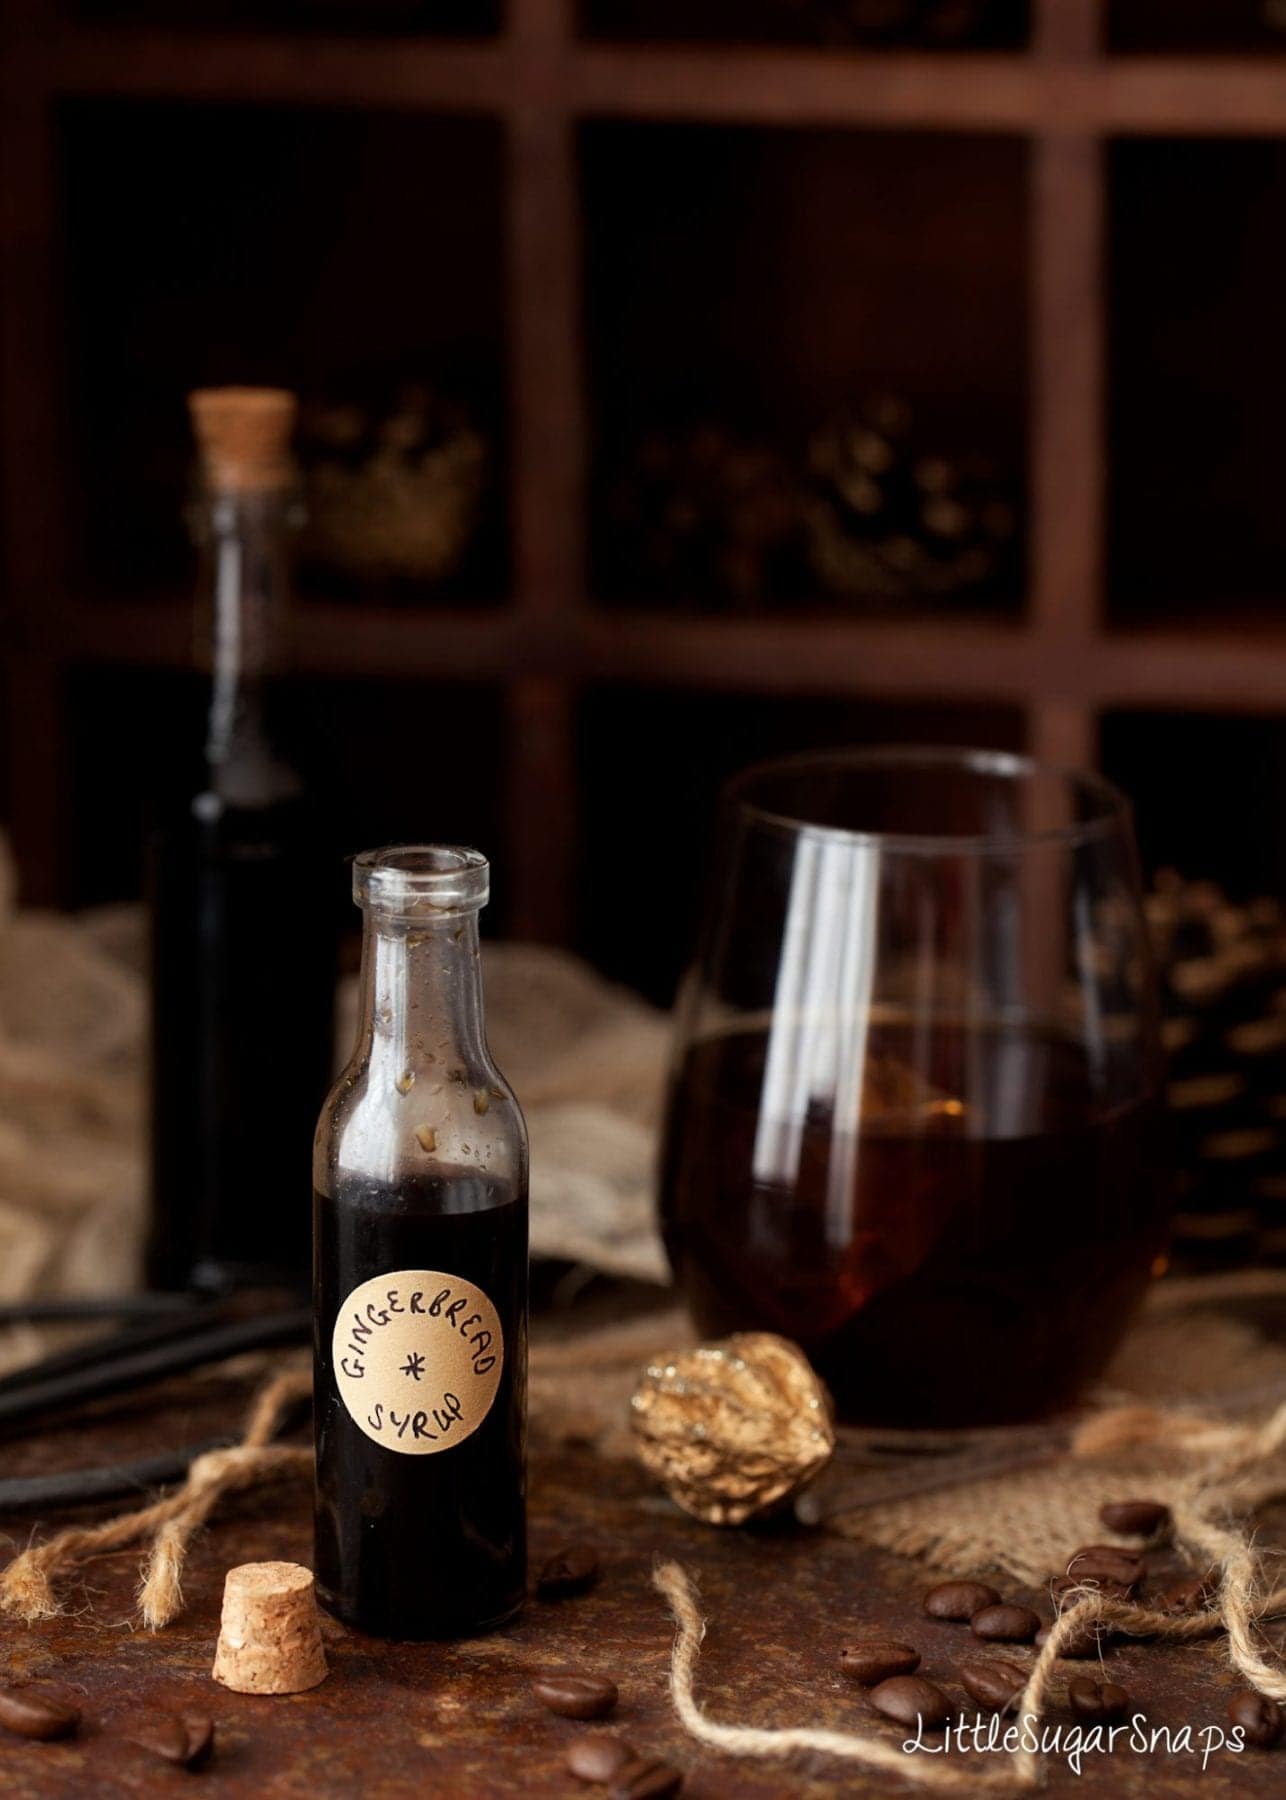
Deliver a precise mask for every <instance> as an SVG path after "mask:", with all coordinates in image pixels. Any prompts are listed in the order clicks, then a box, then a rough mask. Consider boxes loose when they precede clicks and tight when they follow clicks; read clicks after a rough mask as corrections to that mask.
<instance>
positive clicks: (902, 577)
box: [804, 395, 1019, 602]
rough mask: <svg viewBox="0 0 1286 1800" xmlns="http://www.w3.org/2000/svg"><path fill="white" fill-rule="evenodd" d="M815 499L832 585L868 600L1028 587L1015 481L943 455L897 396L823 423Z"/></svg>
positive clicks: (816, 443) (813, 443)
mask: <svg viewBox="0 0 1286 1800" xmlns="http://www.w3.org/2000/svg"><path fill="white" fill-rule="evenodd" d="M808 476H809V489H808V494H807V498H806V500H805V507H804V513H805V529H806V534H807V543H808V561H809V565H810V567H811V569H812V572H813V575H814V577H815V579H816V581H817V582H818V584H819V585H820V586H821V588H822V589H823V590H824V591H825V592H826V593H828V594H830V595H831V596H833V597H834V598H836V599H842V600H853V601H857V602H873V601H874V602H898V601H903V600H953V601H954V600H964V599H969V600H974V601H986V600H992V599H1001V598H1003V597H1006V596H1007V595H1008V594H1010V593H1012V592H1016V590H1017V585H1018V580H1017V578H1018V568H1019V545H1018V506H1017V499H1016V495H1015V491H1014V483H1012V482H1011V481H1009V480H1007V479H1005V478H1004V476H1003V475H1002V474H1001V473H1000V471H999V470H998V468H997V466H996V465H995V464H994V463H993V462H991V461H990V460H988V459H987V458H985V457H981V456H967V457H963V458H953V457H948V456H942V455H938V454H935V453H934V452H933V451H932V450H930V449H929V447H928V446H927V445H925V444H924V443H923V442H921V441H920V439H919V438H918V436H917V433H916V430H915V421H914V416H913V414H912V411H911V408H910V406H909V405H908V404H907V402H906V401H905V400H902V399H899V398H898V397H896V396H894V395H886V396H881V397H876V398H872V399H870V400H867V401H865V402H864V403H863V404H862V405H861V406H859V407H857V408H855V409H853V410H851V411H848V412H845V413H842V414H840V415H838V416H837V417H836V418H834V419H832V420H830V421H828V423H826V424H825V425H823V426H822V427H821V428H820V429H819V430H818V431H816V432H814V433H813V435H812V437H811V438H810V440H809V445H808Z"/></svg>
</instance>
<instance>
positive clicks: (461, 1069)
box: [314, 1051, 527, 1192]
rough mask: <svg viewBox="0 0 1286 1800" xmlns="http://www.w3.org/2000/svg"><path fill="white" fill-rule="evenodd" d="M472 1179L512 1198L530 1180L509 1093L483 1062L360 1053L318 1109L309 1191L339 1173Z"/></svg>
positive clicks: (385, 1179) (519, 1120)
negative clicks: (498, 1186) (446, 1172)
mask: <svg viewBox="0 0 1286 1800" xmlns="http://www.w3.org/2000/svg"><path fill="white" fill-rule="evenodd" d="M442 1167H450V1168H452V1169H454V1170H456V1171H457V1172H466V1171H467V1172H472V1173H476V1174H478V1175H480V1176H483V1177H484V1178H487V1179H488V1180H490V1181H493V1182H500V1183H503V1184H504V1185H505V1186H506V1187H509V1188H511V1189H513V1190H514V1191H515V1192H520V1191H521V1192H525V1189H526V1183H527V1128H526V1124H525V1122H524V1120H523V1116H522V1112H521V1110H520V1109H519V1106H518V1102H517V1100H516V1099H515V1097H514V1093H513V1090H512V1088H511V1087H510V1086H509V1083H508V1082H507V1081H506V1080H505V1078H504V1076H503V1075H501V1073H500V1071H499V1070H498V1069H497V1068H496V1066H495V1064H494V1063H493V1062H492V1061H491V1060H490V1058H489V1057H488V1056H484V1055H483V1054H481V1053H479V1052H477V1051H475V1052H474V1053H473V1054H472V1055H471V1056H469V1057H468V1058H465V1057H464V1056H445V1057H442V1058H440V1059H438V1058H434V1057H432V1056H428V1057H421V1058H415V1057H410V1056H406V1057H401V1058H397V1059H392V1060H391V1059H390V1058H388V1057H387V1056H382V1055H375V1056H372V1055H363V1054H359V1056H357V1057H356V1058H354V1060H353V1061H352V1062H351V1063H350V1064H349V1065H348V1067H347V1068H346V1069H345V1070H344V1071H343V1073H342V1074H341V1075H340V1077H339V1079H338V1080H337V1081H336V1083H335V1085H334V1087H333V1088H332V1089H331V1092H330V1095H329V1096H328V1098H327V1101H326V1104H325V1106H324V1107H323V1109H322V1114H321V1119H320V1122H319V1124H318V1128H317V1137H316V1142H315V1146H314V1184H315V1185H316V1186H317V1187H318V1188H319V1189H320V1190H321V1191H323V1192H333V1191H334V1189H335V1186H336V1181H337V1179H338V1177H340V1176H341V1175H361V1176H365V1177H368V1178H370V1179H371V1180H374V1181H377V1182H381V1183H399V1182H404V1181H418V1180H422V1179H423V1178H425V1177H426V1176H430V1175H431V1174H432V1173H433V1172H434V1171H435V1170H436V1169H439V1168H442Z"/></svg>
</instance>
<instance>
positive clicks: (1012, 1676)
mask: <svg viewBox="0 0 1286 1800" xmlns="http://www.w3.org/2000/svg"><path fill="white" fill-rule="evenodd" d="M957 1674H958V1675H959V1676H960V1685H961V1687H962V1688H963V1689H964V1691H965V1693H966V1694H968V1696H969V1698H970V1699H971V1700H976V1701H977V1702H978V1704H979V1706H989V1707H991V1709H992V1711H993V1712H1005V1711H1007V1710H1008V1708H1009V1707H1011V1706H1012V1705H1013V1703H1014V1701H1015V1700H1016V1699H1017V1698H1018V1696H1019V1694H1021V1693H1022V1691H1023V1689H1024V1688H1025V1687H1026V1686H1027V1672H1026V1670H1025V1669H1020V1668H1019V1667H1018V1664H1017V1663H1011V1662H967V1663H961V1664H960V1667H959V1669H958V1670H957Z"/></svg>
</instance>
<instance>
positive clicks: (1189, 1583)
mask: <svg viewBox="0 0 1286 1800" xmlns="http://www.w3.org/2000/svg"><path fill="white" fill-rule="evenodd" d="M1212 1598H1213V1593H1212V1589H1211V1585H1210V1577H1209V1576H1207V1575H1185V1576H1184V1577H1183V1578H1182V1580H1180V1581H1172V1582H1171V1583H1170V1585H1169V1587H1164V1588H1162V1589H1161V1592H1160V1593H1159V1594H1158V1595H1157V1596H1156V1599H1155V1600H1154V1601H1153V1605H1154V1606H1155V1608H1156V1610H1157V1611H1158V1612H1163V1613H1192V1612H1204V1611H1205V1610H1206V1608H1207V1607H1208V1606H1209V1604H1210V1601H1211V1599H1212Z"/></svg>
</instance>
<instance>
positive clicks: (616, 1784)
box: [608, 1756, 683, 1800]
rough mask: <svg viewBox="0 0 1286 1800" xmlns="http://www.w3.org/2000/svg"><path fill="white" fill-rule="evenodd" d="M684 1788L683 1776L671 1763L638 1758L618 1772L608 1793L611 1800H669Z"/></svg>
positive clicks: (642, 1757)
mask: <svg viewBox="0 0 1286 1800" xmlns="http://www.w3.org/2000/svg"><path fill="white" fill-rule="evenodd" d="M682 1786H683V1777H682V1775H681V1774H680V1773H679V1771H678V1770H677V1769H672V1768H671V1767H670V1765H669V1763H664V1762H660V1761H654V1760H653V1759H652V1758H651V1757H646V1756H637V1757H635V1758H634V1760H633V1761H632V1762H627V1763H626V1764H625V1767H624V1768H623V1769H618V1770H617V1772H616V1774H615V1775H614V1776H613V1778H612V1785H611V1787H610V1789H609V1790H608V1792H609V1793H610V1795H611V1800H669V1796H670V1795H671V1794H677V1793H678V1791H679V1789H680V1788H681V1787H682Z"/></svg>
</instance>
